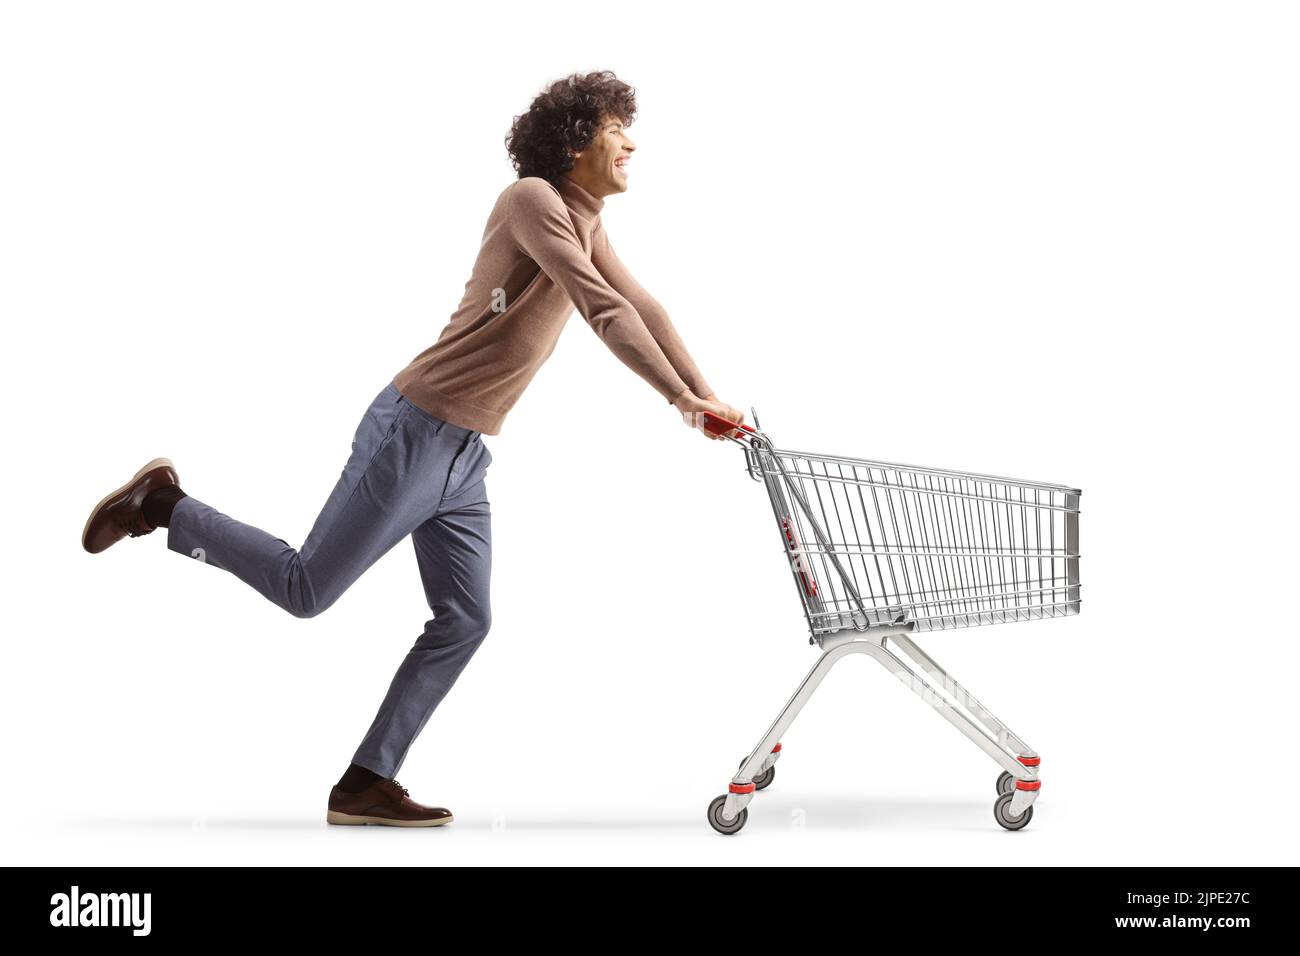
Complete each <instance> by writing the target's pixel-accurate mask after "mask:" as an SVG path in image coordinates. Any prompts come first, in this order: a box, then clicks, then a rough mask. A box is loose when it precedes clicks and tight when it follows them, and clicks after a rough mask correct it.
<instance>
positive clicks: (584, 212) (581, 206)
mask: <svg viewBox="0 0 1300 956" xmlns="http://www.w3.org/2000/svg"><path fill="white" fill-rule="evenodd" d="M558 188H559V190H560V195H561V196H562V197H564V201H565V203H566V204H567V205H568V207H569V208H570V209H572V210H573V211H574V212H576V213H577V214H578V215H579V216H581V217H582V218H583V219H595V218H596V216H598V215H599V214H600V210H601V209H602V208H604V206H605V200H603V199H598V198H596V197H595V196H593V195H592V194H591V193H589V192H587V190H585V189H583V188H582V187H581V186H579V185H578V184H577V183H575V182H574V181H573V180H572V179H570V178H569V177H568V176H565V175H563V174H561V175H560V184H559V187H558Z"/></svg>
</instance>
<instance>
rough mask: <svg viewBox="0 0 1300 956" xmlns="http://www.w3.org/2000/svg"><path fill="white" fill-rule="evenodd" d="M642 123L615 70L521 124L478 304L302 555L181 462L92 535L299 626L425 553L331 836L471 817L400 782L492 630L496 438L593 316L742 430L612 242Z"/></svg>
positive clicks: (669, 380) (403, 401)
mask: <svg viewBox="0 0 1300 956" xmlns="http://www.w3.org/2000/svg"><path fill="white" fill-rule="evenodd" d="M635 115H636V100H635V94H634V91H633V89H632V88H631V87H629V86H628V85H627V84H625V83H622V82H621V81H619V80H618V78H617V77H616V76H614V74H613V73H610V72H608V71H602V72H597V73H589V74H585V75H579V74H574V75H573V76H570V77H568V78H566V79H563V80H560V81H557V82H556V83H554V84H552V85H551V86H550V87H549V88H548V89H546V90H545V91H543V92H542V93H541V94H540V95H539V96H538V97H537V98H536V99H535V100H534V101H533V103H532V105H531V107H530V109H529V110H528V112H526V113H524V114H522V115H520V116H517V117H515V120H514V124H513V127H512V129H511V131H510V134H509V136H508V137H507V139H506V146H507V150H508V151H509V153H510V157H511V161H512V163H513V165H514V167H515V169H516V171H517V172H518V174H519V178H518V179H517V180H516V181H515V182H514V183H512V184H511V185H510V186H509V187H507V188H506V189H505V190H504V191H503V192H502V193H501V194H500V196H499V197H498V198H497V201H496V204H495V206H494V207H493V209H492V213H491V215H490V216H489V217H488V221H487V227H486V229H485V230H484V233H483V240H482V245H481V247H480V249H479V254H478V258H477V260H476V262H475V264H474V269H473V272H472V274H471V276H470V279H469V282H468V283H467V284H466V287H465V294H464V297H463V298H462V300H461V303H460V306H459V308H458V309H457V310H456V312H455V313H454V314H453V315H452V317H451V319H450V321H449V322H448V323H447V325H446V327H445V328H444V329H443V330H442V333H441V335H440V336H439V337H438V340H437V342H435V343H434V345H432V346H431V347H430V348H428V349H427V350H425V351H424V352H422V353H420V354H419V355H418V356H416V357H415V359H413V360H412V361H411V363H410V364H409V365H407V366H406V367H405V368H404V369H402V370H401V371H400V372H398V374H397V375H396V377H395V378H394V379H393V381H392V382H391V383H389V384H388V385H387V386H386V387H385V388H384V389H383V390H382V391H381V392H380V393H379V394H378V395H377V396H376V397H375V399H374V401H373V402H372V403H371V404H370V407H369V408H368V409H367V411H366V413H365V415H364V416H363V417H362V419H361V423H360V425H359V426H358V427H357V430H356V435H355V438H354V440H353V443H352V455H351V457H350V458H349V459H348V461H347V464H346V465H345V467H344V469H343V474H342V476H341V477H340V478H339V481H338V483H337V485H336V486H335V488H334V490H333V492H332V493H331V494H330V497H329V499H328V500H327V501H326V502H325V505H324V507H323V508H322V510H321V512H320V515H319V517H318V518H317V519H316V523H315V525H314V526H313V527H312V530H311V532H310V533H309V534H308V536H307V540H306V542H305V543H304V544H303V546H302V548H301V549H299V550H297V551H295V550H294V549H293V548H291V547H289V546H288V544H286V543H285V542H284V541H283V540H281V539H279V538H276V537H274V536H272V535H270V534H267V533H266V532H264V531H261V530H259V529H257V528H254V527H251V526H250V525H247V524H243V523H241V522H239V521H236V520H234V519H232V518H230V517H228V516H226V515H224V514H222V513H221V512H219V511H217V510H215V509H214V508H212V507H210V506H208V505H207V504H204V503H203V502H201V501H199V500H198V499H196V498H193V497H190V496H188V495H186V494H185V492H183V491H182V490H181V488H180V480H179V478H178V477H177V474H176V469H175V468H174V467H173V465H172V463H171V462H170V461H168V460H167V459H165V458H159V459H155V460H154V461H151V462H149V464H147V465H145V466H144V468H142V469H140V471H138V472H137V473H136V474H135V476H134V477H133V478H132V479H131V480H130V481H129V482H127V483H126V484H125V485H123V486H122V487H121V488H118V489H117V490H116V491H114V492H112V493H110V494H109V495H107V496H106V497H105V498H104V499H102V500H101V501H100V502H99V504H98V505H96V506H95V508H94V509H93V510H92V512H91V515H90V518H89V519H88V520H87V522H86V527H85V530H84V531H83V534H82V545H83V547H84V548H85V549H86V550H87V551H89V552H91V553H92V554H96V553H99V552H101V551H103V550H105V549H106V548H108V547H109V546H111V545H112V544H114V543H115V542H117V541H119V540H121V539H122V538H124V537H127V536H130V537H138V536H141V535H146V534H149V533H150V532H152V531H153V530H155V529H156V528H159V527H165V528H167V529H168V534H167V546H168V548H169V549H171V550H173V551H177V552H179V553H181V554H185V555H189V556H191V557H195V558H198V559H200V560H201V561H203V562H204V563H206V564H210V565H213V566H215V567H218V568H223V569H225V570H227V571H229V572H231V573H232V574H234V575H236V576H237V577H238V578H240V579H241V580H243V581H245V582H246V583H248V584H249V585H251V586H252V587H254V588H256V589H257V590H258V591H259V592H260V593H261V594H262V595H264V596H265V597H266V598H268V599H269V600H271V601H273V602H275V603H276V604H277V605H279V606H280V607H282V608H284V609H285V610H287V611H289V612H290V613H291V614H293V615H295V616H297V617H313V616H315V615H317V614H319V613H321V612H322V611H324V610H325V609H326V608H328V607H329V606H330V605H331V604H333V603H334V602H335V601H336V600H337V599H338V597H339V596H340V595H341V594H342V593H343V592H344V591H345V590H346V589H347V588H348V587H349V586H350V585H351V584H352V583H353V582H354V581H355V580H356V579H357V578H358V577H360V576H361V574H362V573H363V572H364V571H365V570H366V569H367V568H369V567H370V566H371V565H372V564H374V562H375V561H377V560H378V559H379V558H380V557H382V556H383V555H384V554H385V553H386V552H387V551H388V550H389V549H391V548H392V547H393V546H394V545H395V544H397V543H398V542H399V541H401V540H402V539H403V538H405V537H407V536H408V535H410V536H411V537H412V539H413V541H414V543H415V554H416V559H417V561H418V562H419V568H420V576H421V579H422V581H423V585H424V590H425V596H426V598H427V599H428V602H429V607H430V608H431V609H432V611H433V615H434V616H433V619H432V620H430V621H428V622H427V623H426V624H425V627H424V633H423V634H422V635H421V636H420V638H419V639H418V640H417V641H416V642H415V645H414V647H412V648H411V650H410V651H409V652H408V653H407V655H406V659H405V660H404V661H403V662H402V664H401V666H400V667H399V668H398V670H397V674H396V675H395V676H394V677H393V681H392V684H391V686H390V687H389V689H388V694H387V696H386V697H385V698H384V701H383V703H382V704H381V705H380V708H379V712H378V714H377V715H376V716H375V719H374V721H373V723H372V724H371V726H370V729H369V731H368V732H367V733H366V736H365V738H364V739H363V740H362V742H361V745H360V746H359V747H358V748H357V750H356V752H355V754H354V755H353V757H352V763H351V765H350V766H349V767H348V769H347V771H346V772H345V773H344V774H343V776H342V778H341V779H340V780H339V781H338V783H337V784H336V785H335V786H334V787H333V789H332V790H331V791H330V796H329V807H328V812H327V814H326V819H327V821H328V822H330V823H337V824H364V823H377V824H385V825H389V826H412V827H426V826H440V825H442V824H445V823H449V822H450V821H451V819H452V814H451V812H450V811H449V810H447V809H445V808H443V807H432V806H426V805H423V804H420V803H417V802H415V801H414V800H412V799H411V798H410V795H409V793H408V792H407V791H406V789H405V788H403V787H402V786H401V785H400V784H398V783H397V781H396V780H395V779H394V776H395V775H396V773H397V771H398V769H399V768H400V767H401V766H402V763H403V762H404V761H405V759H406V754H407V751H408V750H409V748H410V746H411V744H412V742H413V741H414V740H415V738H416V736H417V735H418V734H419V733H420V731H421V730H422V729H423V727H424V725H425V723H426V722H427V721H428V719H429V716H430V715H431V714H432V713H433V710H434V708H436V707H437V706H438V703H439V702H440V701H441V700H442V698H443V697H444V695H446V693H447V691H448V690H449V689H450V688H451V686H452V684H453V683H455V681H456V678H457V677H458V676H459V674H460V672H461V670H462V669H463V668H464V667H465V665H466V664H467V663H468V662H469V659H470V657H472V656H473V654H474V651H475V650H476V649H477V648H478V646H479V644H480V643H481V642H482V640H483V638H484V637H485V636H486V635H487V632H488V629H489V627H490V625H491V610H490V601H489V577H490V572H491V553H492V551H491V514H490V511H489V506H488V498H487V491H486V486H485V472H486V470H487V468H488V465H489V464H490V463H491V461H492V455H491V453H490V452H489V451H488V449H487V446H486V445H485V444H484V443H483V441H482V436H483V435H496V434H498V433H499V432H500V429H501V425H502V423H503V422H504V420H505V418H506V415H507V413H508V412H509V410H510V408H511V407H512V406H513V405H514V404H515V402H516V401H517V400H518V399H519V396H520V395H521V394H522V393H523V391H524V389H525V388H526V386H527V385H528V383H529V381H530V380H531V379H532V377H533V375H534V374H535V373H536V372H537V370H538V368H539V367H540V366H541V365H542V363H543V362H544V361H545V360H546V359H547V357H548V356H549V355H550V354H551V351H552V350H553V349H554V347H555V343H556V340H557V338H558V337H559V334H560V331H561V329H562V328H563V326H564V323H565V322H566V321H567V320H568V318H569V317H570V316H571V315H572V313H573V310H574V308H575V306H576V308H577V310H578V311H579V312H580V313H581V315H582V317H583V318H584V319H585V320H586V321H587V323H588V324H589V325H590V326H591V327H592V329H593V330H595V332H596V334H597V335H599V336H600V337H601V339H602V340H603V341H604V342H605V344H606V345H607V346H608V347H609V348H610V350H611V351H612V352H613V353H614V354H615V355H616V356H617V357H618V358H619V359H620V360H621V361H622V362H624V363H625V364H626V365H627V366H628V367H629V368H631V369H632V370H634V371H635V372H636V373H637V374H638V375H640V376H641V377H642V378H644V379H645V380H646V381H647V382H648V383H649V384H650V385H651V386H652V387H653V388H654V389H655V390H656V391H657V392H658V393H659V395H660V397H661V398H662V399H664V400H665V401H666V402H667V403H669V404H671V405H672V406H673V407H674V408H676V409H677V410H678V411H679V412H680V413H681V414H682V418H683V420H685V421H687V423H688V424H693V423H694V422H695V421H696V420H697V416H698V413H700V412H711V413H713V414H715V415H718V416H721V417H722V418H725V419H728V420H731V421H735V422H740V421H743V417H742V415H741V413H740V412H739V411H738V410H736V409H735V408H732V407H731V406H729V405H726V404H724V403H722V402H719V401H718V400H717V398H716V396H715V395H714V394H713V391H712V389H711V388H709V386H708V384H707V383H706V382H705V380H704V377H703V376H702V375H701V374H700V371H699V369H698V368H696V366H695V363H694V362H693V361H692V360H691V357H690V355H689V353H688V352H687V351H686V346H685V345H684V344H683V343H682V340H681V338H680V337H679V336H678V334H677V332H676V330H675V329H674V328H673V325H672V323H671V322H670V321H669V318H668V315H667V313H666V312H665V311H664V310H663V308H662V307H661V306H660V305H659V303H658V302H656V301H655V300H654V299H653V298H652V297H651V296H650V295H649V293H647V292H646V291H645V290H644V289H643V288H642V287H641V286H640V285H639V284H638V283H637V282H636V280H635V279H633V278H632V276H631V274H630V273H629V272H628V271H627V269H626V268H624V266H623V264H622V263H621V262H620V261H619V259H618V257H617V256H616V255H615V254H614V250H613V247H612V246H611V245H610V242H609V237H608V236H607V235H606V234H605V230H604V227H603V225H602V224H601V221H600V211H601V208H602V207H603V206H604V199H605V197H606V196H609V195H612V194H614V193H621V192H625V191H626V190H627V186H628V162H629V160H630V159H631V157H632V153H633V151H634V150H635V149H636V146H635V144H633V142H632V141H631V139H629V138H628V135H627V127H628V125H630V124H631V122H632V120H633V119H634V117H635ZM704 434H706V435H707V436H708V437H709V438H711V439H716V438H717V437H720V436H714V435H712V434H710V433H708V432H704Z"/></svg>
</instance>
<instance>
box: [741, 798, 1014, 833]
mask: <svg viewBox="0 0 1300 956" xmlns="http://www.w3.org/2000/svg"><path fill="white" fill-rule="evenodd" d="M1013 796H1014V794H1013V793H1004V794H1002V796H1000V797H998V798H997V800H995V801H994V803H993V819H994V820H997V821H998V825H999V826H1002V827H1005V828H1006V829H1008V830H1021V829H1024V828H1025V827H1026V826H1028V825H1029V821H1030V820H1032V819H1033V818H1034V808H1033V807H1025V812H1024V813H1022V814H1020V816H1018V817H1013V816H1012V815H1011V798H1012V797H1013ZM742 816H743V814H742Z"/></svg>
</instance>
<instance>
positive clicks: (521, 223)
mask: <svg viewBox="0 0 1300 956" xmlns="http://www.w3.org/2000/svg"><path fill="white" fill-rule="evenodd" d="M507 203H508V205H507V209H506V220H507V222H508V223H509V228H510V233H511V235H512V236H513V238H514V240H515V242H516V244H517V245H518V246H519V248H520V250H521V251H522V252H523V253H524V254H525V255H526V256H528V257H529V258H530V259H532V260H533V261H534V262H536V263H537V264H538V266H540V267H541V269H542V271H543V272H545V273H546V274H547V275H548V276H549V277H550V278H551V281H553V282H554V283H555V284H556V285H557V286H559V287H560V288H561V289H563V290H564V292H565V294H566V295H568V297H569V298H570V299H571V300H572V301H573V305H574V307H575V308H576V309H577V310H578V312H579V313H581V315H582V317H583V319H585V320H586V322H587V324H588V325H590V326H591V328H592V329H593V330H594V331H595V333H596V334H597V335H598V336H600V338H601V341H603V342H604V343H605V345H606V346H608V348H609V350H610V351H611V352H613V353H614V354H615V355H616V356H617V357H618V358H619V360H620V361H621V362H623V364H624V365H626V366H627V367H628V368H630V369H632V371H634V372H636V373H637V374H638V375H640V376H641V377H642V378H643V379H645V380H646V381H647V382H649V383H650V385H652V386H653V387H654V388H655V390H656V391H658V392H659V394H660V395H662V396H663V397H664V398H666V399H667V400H668V402H669V403H670V404H671V403H672V402H675V401H676V400H677V399H678V398H679V397H680V396H681V395H682V394H683V393H685V392H687V391H689V390H690V386H689V385H687V384H686V382H685V381H684V380H683V379H682V376H681V375H679V374H678V372H677V370H676V369H675V368H674V367H673V364H672V363H671V362H670V361H669V360H668V358H667V356H665V355H664V352H663V349H661V348H660V347H659V343H658V342H657V341H655V337H654V336H653V335H651V334H650V331H649V329H647V328H646V324H645V323H644V322H643V321H642V320H641V316H640V315H639V314H637V310H636V309H635V308H634V307H633V305H632V303H631V302H629V301H628V300H627V299H626V298H625V297H624V296H622V295H620V294H619V293H618V292H617V291H616V290H615V289H613V288H612V287H611V286H610V284H609V283H608V282H607V281H606V280H605V278H604V276H602V275H601V274H600V272H599V270H597V268H596V267H595V265H593V264H592V261H591V259H590V257H588V255H587V253H586V251H585V250H584V249H583V248H582V243H581V242H579V241H578V234H577V232H575V231H574V228H573V220H571V219H570V218H569V210H568V207H566V206H565V205H564V200H563V199H562V198H561V197H560V194H559V193H558V192H557V191H556V190H555V187H553V186H551V185H550V184H549V183H547V182H546V181H545V180H543V179H537V178H534V177H526V178H524V179H521V180H519V181H518V182H516V183H515V184H514V185H513V186H511V187H510V197H509V199H508V200H507Z"/></svg>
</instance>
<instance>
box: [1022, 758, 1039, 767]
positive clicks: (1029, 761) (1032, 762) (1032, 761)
mask: <svg viewBox="0 0 1300 956" xmlns="http://www.w3.org/2000/svg"><path fill="white" fill-rule="evenodd" d="M1016 759H1017V760H1019V761H1020V762H1021V763H1022V764H1024V765H1025V766H1026V767H1037V766H1038V765H1039V764H1040V763H1042V762H1043V758H1042V757H1017V758H1016Z"/></svg>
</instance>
